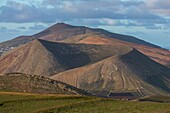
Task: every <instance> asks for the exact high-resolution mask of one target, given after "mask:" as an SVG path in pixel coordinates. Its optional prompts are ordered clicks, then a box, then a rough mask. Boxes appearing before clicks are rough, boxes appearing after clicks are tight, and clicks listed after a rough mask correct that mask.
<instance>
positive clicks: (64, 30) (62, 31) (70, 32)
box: [0, 23, 170, 67]
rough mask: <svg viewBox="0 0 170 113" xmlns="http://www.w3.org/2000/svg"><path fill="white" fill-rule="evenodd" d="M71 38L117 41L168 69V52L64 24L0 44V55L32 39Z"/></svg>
mask: <svg viewBox="0 0 170 113" xmlns="http://www.w3.org/2000/svg"><path fill="white" fill-rule="evenodd" d="M96 34H97V35H98V36H99V35H101V36H102V37H101V36H100V39H99V38H96ZM89 36H90V37H89ZM87 37H88V38H87ZM73 38H76V39H79V40H82V38H85V39H84V40H82V41H77V43H79V42H81V43H86V44H88V43H91V44H104V45H105V44H107V43H108V42H109V41H110V40H112V41H111V42H109V43H108V44H109V45H115V42H114V41H115V40H117V41H118V42H119V44H121V45H122V44H123V45H124V44H126V45H128V46H131V47H134V48H136V49H138V50H139V51H140V52H142V53H143V54H145V55H147V56H149V57H150V58H152V59H153V60H155V61H156V62H158V63H161V64H163V65H165V66H168V67H170V52H169V51H167V50H165V49H162V48H160V47H159V46H156V45H153V44H151V43H148V42H146V41H143V40H140V39H137V38H135V37H132V36H127V35H121V34H116V33H111V32H108V31H106V30H104V29H94V28H88V27H85V26H72V25H69V24H65V23H57V24H55V25H53V26H51V27H49V28H47V29H45V30H43V31H42V32H39V33H37V34H34V35H31V36H20V37H17V38H14V39H12V40H9V41H6V42H3V43H0V55H2V54H3V53H5V52H6V51H9V50H11V49H13V48H16V47H18V46H20V45H23V44H26V43H28V42H30V41H32V40H34V39H43V40H47V41H53V42H58V41H63V42H67V43H68V42H72V41H71V39H73ZM94 38H95V39H94ZM108 38H109V39H108ZM106 40H107V41H106ZM117 41H116V42H117Z"/></svg>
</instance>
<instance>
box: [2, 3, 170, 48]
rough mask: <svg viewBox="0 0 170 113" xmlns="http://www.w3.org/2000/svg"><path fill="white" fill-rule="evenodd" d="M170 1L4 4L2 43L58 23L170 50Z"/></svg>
mask: <svg viewBox="0 0 170 113" xmlns="http://www.w3.org/2000/svg"><path fill="white" fill-rule="evenodd" d="M169 6H170V0H1V1H0V42H2V41H5V40H9V39H12V38H15V37H16V36H20V35H31V34H34V33H37V32H39V31H41V30H43V29H45V28H47V27H49V26H51V25H53V24H55V23H57V22H65V23H68V24H73V25H84V26H89V27H100V28H104V29H106V30H109V31H112V32H116V33H121V34H127V35H132V36H136V37H138V38H140V39H143V40H146V41H149V42H151V43H154V44H157V45H160V46H162V47H168V46H170V7H169Z"/></svg>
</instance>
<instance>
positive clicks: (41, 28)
mask: <svg viewBox="0 0 170 113" xmlns="http://www.w3.org/2000/svg"><path fill="white" fill-rule="evenodd" d="M45 28H46V27H45V26H43V25H37V24H35V25H34V26H32V27H29V29H30V30H43V29H45Z"/></svg>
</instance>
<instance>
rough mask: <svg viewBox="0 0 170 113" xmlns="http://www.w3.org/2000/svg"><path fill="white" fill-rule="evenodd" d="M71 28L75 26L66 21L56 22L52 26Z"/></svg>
mask: <svg viewBox="0 0 170 113" xmlns="http://www.w3.org/2000/svg"><path fill="white" fill-rule="evenodd" d="M54 27H55V28H67V27H68V28H70V27H73V26H72V25H70V24H66V23H64V22H60V23H56V24H54V25H53V26H51V28H54Z"/></svg>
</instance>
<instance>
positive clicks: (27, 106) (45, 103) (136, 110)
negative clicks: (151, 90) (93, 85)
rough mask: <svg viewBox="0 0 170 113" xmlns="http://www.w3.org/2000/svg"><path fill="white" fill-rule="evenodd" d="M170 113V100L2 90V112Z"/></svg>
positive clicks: (0, 107) (0, 109)
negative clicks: (129, 99) (140, 100)
mask: <svg viewBox="0 0 170 113" xmlns="http://www.w3.org/2000/svg"><path fill="white" fill-rule="evenodd" d="M68 112H69V113H87V112H88V113H169V112H170V103H158V102H139V101H122V100H112V99H104V98H96V97H85V96H73V95H52V94H43V95H42V94H41V95H39V94H28V93H12V92H11V93H10V92H0V113H68Z"/></svg>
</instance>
